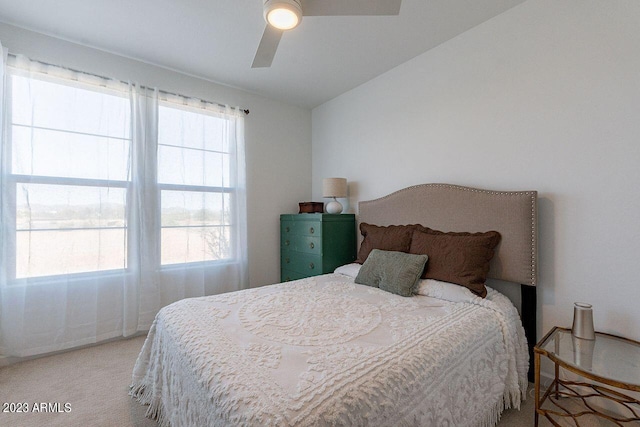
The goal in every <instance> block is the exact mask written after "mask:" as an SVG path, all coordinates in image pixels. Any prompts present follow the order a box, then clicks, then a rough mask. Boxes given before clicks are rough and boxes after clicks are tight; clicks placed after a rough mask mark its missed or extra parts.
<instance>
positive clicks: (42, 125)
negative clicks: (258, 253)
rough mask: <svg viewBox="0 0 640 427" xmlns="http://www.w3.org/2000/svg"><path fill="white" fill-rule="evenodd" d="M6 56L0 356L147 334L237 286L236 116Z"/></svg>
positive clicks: (240, 271) (241, 224) (240, 272)
mask: <svg viewBox="0 0 640 427" xmlns="http://www.w3.org/2000/svg"><path fill="white" fill-rule="evenodd" d="M8 61H9V66H7V55H6V52H5V55H4V56H3V63H2V69H1V71H0V72H2V81H3V82H4V84H3V93H2V111H1V112H2V140H1V159H0V160H1V162H0V191H1V194H2V198H1V201H2V202H1V205H0V210H1V217H0V218H1V223H0V233H1V235H0V237H2V239H1V242H2V243H1V246H0V261H1V263H0V264H1V265H0V322H1V324H0V353H1V354H3V355H7V356H16V357H23V356H30V355H36V354H41V353H46V352H50V351H56V350H61V349H66V348H70V347H75V346H79V345H84V344H89V343H94V342H98V341H101V340H105V339H109V338H114V337H118V336H127V335H131V334H134V333H136V332H138V331H145V330H147V329H148V328H149V326H150V325H151V323H152V321H153V318H154V316H155V314H156V313H157V311H158V310H159V309H160V308H161V307H162V306H164V305H167V304H169V303H171V302H174V301H176V300H178V299H181V298H186V297H194V296H202V295H209V294H215V293H220V292H225V291H231V290H237V289H241V288H244V287H246V286H247V281H248V280H247V259H246V214H245V211H246V208H245V204H246V202H245V179H244V174H245V172H244V170H245V166H244V140H243V126H244V123H243V117H242V115H241V114H239V113H238V112H239V110H238V109H230V108H221V107H219V106H217V105H215V104H210V103H205V102H202V101H199V100H193V99H187V98H183V97H178V96H171V97H168V96H166V95H161V94H160V92H159V91H158V90H150V89H145V88H142V87H140V86H138V85H135V84H125V83H122V82H119V81H114V80H110V79H105V78H100V77H96V76H92V75H87V74H85V73H79V72H75V71H70V70H67V69H63V68H59V67H55V66H49V65H45V64H42V63H39V62H35V61H30V60H28V59H26V58H23V57H20V56H18V57H13V56H9V57H8Z"/></svg>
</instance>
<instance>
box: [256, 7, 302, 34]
mask: <svg viewBox="0 0 640 427" xmlns="http://www.w3.org/2000/svg"><path fill="white" fill-rule="evenodd" d="M278 10H284V11H288V12H290V13H292V14H293V15H295V16H296V17H297V20H295V21H294V23H293V24H292V25H291V26H287V27H284V28H283V27H281V26H279V25H277V24H274V22H273V19H270V17H269V14H270V13H271V12H275V11H278ZM271 18H273V17H271ZM264 20H265V21H267V23H268V24H269V25H273V26H274V27H276V28H280V29H281V30H290V29H293V28H295V27H297V26H298V24H300V21H302V4H301V3H300V0H265V2H264Z"/></svg>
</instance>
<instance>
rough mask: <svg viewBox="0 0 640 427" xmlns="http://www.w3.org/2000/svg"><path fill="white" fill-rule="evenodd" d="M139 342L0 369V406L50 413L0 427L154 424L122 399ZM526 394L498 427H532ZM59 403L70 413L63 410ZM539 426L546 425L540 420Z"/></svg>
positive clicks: (7, 418)
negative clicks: (37, 406)
mask: <svg viewBox="0 0 640 427" xmlns="http://www.w3.org/2000/svg"><path fill="white" fill-rule="evenodd" d="M143 341H144V337H137V338H132V339H128V340H121V341H115V342H110V343H107V344H102V345H98V346H95V347H89V348H84V349H80V350H75V351H70V352H67V353H62V354H57V355H54V356H48V357H43V358H40V359H35V360H30V361H27V362H23V363H19V364H15V365H11V366H7V367H4V368H1V369H0V402H2V403H4V402H13V403H17V402H26V403H28V405H29V410H30V411H31V410H32V409H33V405H34V404H36V403H37V404H40V403H45V404H46V405H45V406H46V407H47V409H52V410H54V411H55V412H46V413H44V412H41V413H32V412H30V413H5V412H0V426H3V427H4V426H7V427H14V426H19V427H40V426H65V427H72V426H109V427H129V426H136V427H155V426H157V423H156V422H154V421H151V420H149V419H147V418H145V417H144V413H145V409H146V408H145V407H143V406H141V405H139V404H138V403H137V402H135V401H134V400H133V399H131V398H130V397H129V395H128V386H129V382H130V380H131V371H132V369H133V365H134V363H135V361H136V357H137V356H138V352H139V351H140V348H141V347H142V343H143ZM532 395H533V394H532V393H531V392H530V393H529V396H530V397H529V398H528V399H527V401H526V402H524V403H523V407H522V408H521V410H520V411H516V410H508V411H505V412H504V413H503V415H502V419H501V420H500V422H499V423H498V426H499V427H528V426H533V413H534V409H533V408H534V406H533V398H532ZM56 404H57V405H56ZM65 404H68V406H67V408H68V409H70V410H68V411H67V412H65ZM58 411H61V412H58ZM540 425H541V426H550V425H551V423H549V422H546V421H545V420H543V421H541V423H540ZM563 425H573V424H569V423H567V424H563ZM581 425H587V426H593V425H600V424H598V423H585V424H581ZM602 425H605V424H602ZM198 427H201V426H198Z"/></svg>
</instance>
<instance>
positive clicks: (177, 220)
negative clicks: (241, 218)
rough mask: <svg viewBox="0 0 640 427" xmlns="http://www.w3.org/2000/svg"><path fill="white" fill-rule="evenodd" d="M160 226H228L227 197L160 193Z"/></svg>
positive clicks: (214, 194) (223, 195)
mask: <svg viewBox="0 0 640 427" xmlns="http://www.w3.org/2000/svg"><path fill="white" fill-rule="evenodd" d="M161 206H162V215H161V218H162V226H163V227H176V226H178V227H179V226H193V225H229V218H230V215H229V206H230V205H229V195H228V194H223V193H206V192H200V191H166V190H163V191H162V197H161Z"/></svg>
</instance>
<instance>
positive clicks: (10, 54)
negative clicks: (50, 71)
mask: <svg viewBox="0 0 640 427" xmlns="http://www.w3.org/2000/svg"><path fill="white" fill-rule="evenodd" d="M9 56H12V57H14V58H16V57H17V56H18V55H16V54H15V53H9ZM29 61H33V62H37V63H39V64H42V65H46V66H49V67H58V68H62V69H65V70H69V71H73V72H74V73H80V74H85V75H87V76H92V77H98V78H99V79H105V80H115V81H119V82H120V83H123V84H127V85H128V84H130V82H125V81H124V80H118V79H112V78H110V77H105V76H101V75H99V74H94V73H90V72H88V71H82V70H76V69H75V68H70V67H63V66H61V65H56V64H50V63H48V62H44V61H39V60H37V59H31V58H29ZM140 87H141V88H143V89H152V88H149V87H147V86H142V85H141V86H140ZM158 92H160V93H163V94H165V95H172V96H178V97H181V98H187V99H189V98H193V97H191V96H186V95H182V94H179V93H174V92H169V91H166V90H162V89H158ZM197 99H198V100H199V101H201V102H204V103H206V104H212V105H217V106H218V107H225V108H226V107H227V106H226V105H224V104H220V103H219V102H212V101H206V100H204V99H200V98H197ZM231 108H234V109H235V107H231ZM238 109H239V110H240V111H242V112H243V113H244V114H245V115H247V116H248V115H249V110H248V109H242V108H238Z"/></svg>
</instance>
